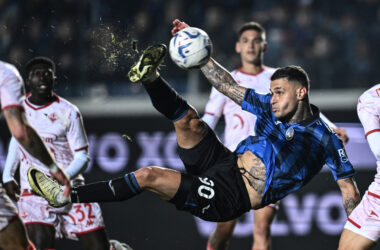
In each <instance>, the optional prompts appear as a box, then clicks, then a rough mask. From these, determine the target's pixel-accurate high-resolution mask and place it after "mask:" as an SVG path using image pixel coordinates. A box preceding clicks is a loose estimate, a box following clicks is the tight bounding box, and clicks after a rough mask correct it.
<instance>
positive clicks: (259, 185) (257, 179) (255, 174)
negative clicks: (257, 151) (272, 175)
mask: <svg viewBox="0 0 380 250" xmlns="http://www.w3.org/2000/svg"><path fill="white" fill-rule="evenodd" d="M239 169H240V173H241V174H242V175H243V177H245V178H246V179H247V180H248V183H249V185H250V186H251V187H252V188H253V189H254V190H256V192H257V193H258V194H259V195H263V194H264V191H265V179H266V168H265V165H264V164H263V163H262V162H261V160H260V159H259V158H256V159H255V160H254V162H253V166H252V167H251V168H250V170H249V171H247V170H246V169H245V168H239ZM246 173H247V174H246Z"/></svg>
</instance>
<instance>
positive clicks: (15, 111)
mask: <svg viewBox="0 0 380 250" xmlns="http://www.w3.org/2000/svg"><path fill="white" fill-rule="evenodd" d="M23 94H24V86H23V81H22V78H21V76H20V74H19V72H18V70H17V69H16V67H14V66H13V65H11V64H8V63H6V62H2V61H0V99H1V100H0V101H1V107H2V110H3V112H4V116H5V119H6V121H7V125H8V128H9V130H10V132H11V134H12V136H13V137H14V138H15V139H16V140H17V141H18V142H19V143H20V144H21V145H23V147H24V148H25V150H26V151H28V152H29V153H30V154H31V155H33V156H34V157H35V158H37V159H39V160H40V161H41V162H43V163H44V164H45V165H46V166H48V169H47V171H49V172H50V174H51V175H52V176H54V178H56V179H57V180H58V181H59V182H60V183H62V184H65V186H66V187H65V191H64V192H65V195H68V194H69V192H70V183H69V179H68V177H67V175H66V173H65V172H64V171H63V170H62V169H61V168H60V167H59V166H58V165H57V163H56V162H55V160H54V159H53V158H52V156H51V155H50V153H49V151H48V150H47V148H46V147H45V145H44V143H43V142H42V140H41V138H40V137H39V136H38V135H37V133H36V132H35V130H34V129H33V128H32V127H31V126H30V125H29V124H28V123H27V122H26V119H25V113H24V110H23V108H22V97H23ZM0 248H1V249H20V250H21V249H22V250H25V249H28V250H31V249H34V246H33V244H32V243H30V242H29V239H28V236H27V234H26V231H25V227H24V225H23V223H22V221H21V220H20V218H19V217H18V215H17V209H16V207H15V206H14V205H13V203H12V202H11V201H10V199H9V197H8V196H7V195H6V194H5V190H4V189H3V188H2V187H0Z"/></svg>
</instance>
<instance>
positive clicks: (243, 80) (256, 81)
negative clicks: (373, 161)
mask: <svg viewBox="0 0 380 250" xmlns="http://www.w3.org/2000/svg"><path fill="white" fill-rule="evenodd" d="M174 22H175V23H178V22H179V21H178V20H175V21H174ZM266 50H267V42H266V34H265V29H264V28H263V27H262V26H261V25H260V24H259V23H256V22H247V23H245V24H243V25H242V26H241V27H240V29H239V32H238V41H237V42H236V45H235V51H236V52H237V53H238V54H239V55H240V59H241V67H240V68H238V69H236V70H234V71H232V72H231V75H232V77H233V78H234V79H235V80H236V82H237V83H238V84H240V85H241V86H244V87H247V88H252V89H255V91H257V92H260V93H270V77H271V76H272V74H273V72H274V71H275V69H274V68H270V67H267V66H264V65H263V61H264V52H265V51H266ZM222 115H223V116H224V120H225V129H224V140H223V142H224V144H225V146H226V147H227V148H228V149H230V150H231V151H233V150H235V148H236V146H237V145H238V144H239V142H240V141H242V140H243V139H245V138H247V137H248V136H250V135H251V136H254V135H255V123H256V119H257V117H256V116H255V115H253V114H252V113H249V112H247V111H244V110H242V109H241V107H240V106H239V105H237V104H236V103H234V102H233V101H232V100H231V99H229V98H228V97H227V96H225V95H223V94H222V93H220V92H219V91H217V90H216V89H215V88H212V90H211V94H210V98H209V101H208V103H207V105H206V108H205V114H204V116H203V117H202V120H203V121H204V122H206V123H207V124H208V125H209V126H210V127H211V128H213V129H214V128H215V126H216V124H217V123H218V120H219V118H220V117H221V116H222ZM321 118H322V119H323V120H324V121H325V122H326V123H328V125H330V127H331V125H332V126H333V127H334V128H335V132H336V133H337V134H338V133H339V134H338V135H339V137H340V138H341V139H342V140H343V142H346V141H347V140H348V136H347V134H346V132H345V130H344V129H341V128H336V126H335V125H333V124H332V123H331V122H330V121H328V120H327V118H325V117H323V116H322V115H321ZM277 210H278V204H269V205H268V206H266V207H264V208H262V209H258V210H254V230H253V238H254V241H253V246H252V249H270V247H271V241H270V226H271V223H272V221H273V218H274V216H275V214H276V211H277ZM236 222H237V220H232V221H227V222H219V223H217V226H216V228H215V231H214V232H213V233H212V234H211V235H210V238H209V240H208V249H209V250H212V249H215V250H216V249H217V250H223V249H227V247H228V244H229V239H230V237H231V236H232V233H233V230H234V227H235V224H236Z"/></svg>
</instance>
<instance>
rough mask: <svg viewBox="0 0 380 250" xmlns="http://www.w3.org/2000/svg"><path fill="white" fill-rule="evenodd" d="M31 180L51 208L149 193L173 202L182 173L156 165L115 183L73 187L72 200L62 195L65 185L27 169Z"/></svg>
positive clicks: (116, 199)
mask: <svg viewBox="0 0 380 250" xmlns="http://www.w3.org/2000/svg"><path fill="white" fill-rule="evenodd" d="M28 180H29V183H30V186H31V188H32V190H33V192H35V193H36V194H38V195H40V196H42V197H44V198H45V199H46V200H47V201H48V203H49V204H50V205H51V206H54V207H62V206H64V205H66V204H68V203H70V202H72V203H90V202H110V201H123V200H128V199H130V198H132V197H134V196H136V195H138V194H140V193H141V192H142V191H150V192H152V193H155V194H157V195H158V196H160V197H161V198H162V199H164V200H170V199H172V198H173V197H174V195H175V194H176V192H177V190H178V188H179V184H180V181H181V173H180V172H178V171H175V170H171V169H166V168H161V167H156V166H150V167H146V168H141V169H139V170H136V171H135V172H131V173H128V174H126V175H124V176H122V177H119V178H116V179H113V180H109V181H102V182H95V183H92V184H87V185H83V186H79V187H76V188H73V190H72V191H71V195H70V197H69V198H66V197H64V196H63V189H62V186H60V185H59V184H58V183H57V182H55V181H53V180H52V179H51V178H49V177H48V176H46V175H45V174H44V173H42V172H41V171H39V170H38V169H35V168H30V169H29V170H28Z"/></svg>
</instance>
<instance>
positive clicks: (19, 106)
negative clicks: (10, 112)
mask: <svg viewBox="0 0 380 250" xmlns="http://www.w3.org/2000/svg"><path fill="white" fill-rule="evenodd" d="M7 108H20V109H22V110H24V107H23V106H21V105H18V104H11V105H7V106H5V107H4V108H2V110H3V111H4V110H6V109H7Z"/></svg>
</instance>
